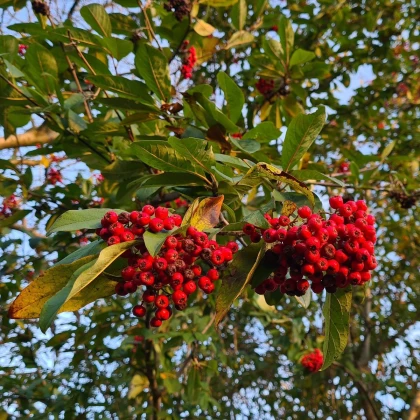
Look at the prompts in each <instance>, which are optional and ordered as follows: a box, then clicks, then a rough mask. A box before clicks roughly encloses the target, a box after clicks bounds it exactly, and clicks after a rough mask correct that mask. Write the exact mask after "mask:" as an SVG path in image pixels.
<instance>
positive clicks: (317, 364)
mask: <svg viewBox="0 0 420 420" xmlns="http://www.w3.org/2000/svg"><path fill="white" fill-rule="evenodd" d="M323 363H324V356H323V355H322V353H321V351H320V350H319V349H315V350H314V351H313V352H312V353H309V354H306V355H305V356H303V358H302V360H301V364H302V366H303V367H304V368H305V369H307V370H308V371H309V372H318V371H319V369H321V367H322V365H323Z"/></svg>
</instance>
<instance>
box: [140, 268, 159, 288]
mask: <svg viewBox="0 0 420 420" xmlns="http://www.w3.org/2000/svg"><path fill="white" fill-rule="evenodd" d="M138 278H139V281H140V284H142V285H144V286H152V285H153V284H154V283H155V276H154V275H153V274H152V272H151V271H142V272H141V273H140V274H139V276H138Z"/></svg>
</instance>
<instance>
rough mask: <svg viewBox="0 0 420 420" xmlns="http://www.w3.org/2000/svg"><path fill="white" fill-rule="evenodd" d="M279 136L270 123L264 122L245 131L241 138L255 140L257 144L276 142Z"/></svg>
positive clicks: (275, 128) (279, 133) (278, 131)
mask: <svg viewBox="0 0 420 420" xmlns="http://www.w3.org/2000/svg"><path fill="white" fill-rule="evenodd" d="M280 135H281V132H280V130H279V129H278V128H277V127H276V126H275V125H274V124H273V123H272V122H271V121H265V122H262V123H260V124H258V125H257V126H256V127H254V128H252V129H251V130H249V131H247V132H246V133H245V134H244V136H243V137H242V140H247V139H255V140H258V142H259V143H262V142H268V141H271V140H277V139H278V138H279V137H280Z"/></svg>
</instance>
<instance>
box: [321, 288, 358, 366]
mask: <svg viewBox="0 0 420 420" xmlns="http://www.w3.org/2000/svg"><path fill="white" fill-rule="evenodd" d="M351 300H352V288H351V287H348V288H347V289H337V291H336V292H335V293H327V300H326V302H325V304H324V308H323V311H322V312H323V315H324V319H325V340H324V347H323V353H324V364H323V365H322V368H321V370H325V369H327V367H328V366H330V365H331V363H332V362H333V361H334V360H336V359H337V358H338V357H339V356H340V355H341V353H342V352H343V351H344V349H345V348H346V345H347V341H348V335H349V322H350V309H351Z"/></svg>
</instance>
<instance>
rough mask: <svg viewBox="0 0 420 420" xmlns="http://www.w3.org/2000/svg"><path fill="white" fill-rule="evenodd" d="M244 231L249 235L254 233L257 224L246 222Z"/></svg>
mask: <svg viewBox="0 0 420 420" xmlns="http://www.w3.org/2000/svg"><path fill="white" fill-rule="evenodd" d="M242 231H243V232H244V233H245V234H247V235H252V234H253V233H254V232H255V226H254V225H251V223H245V224H244V226H243V228H242Z"/></svg>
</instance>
